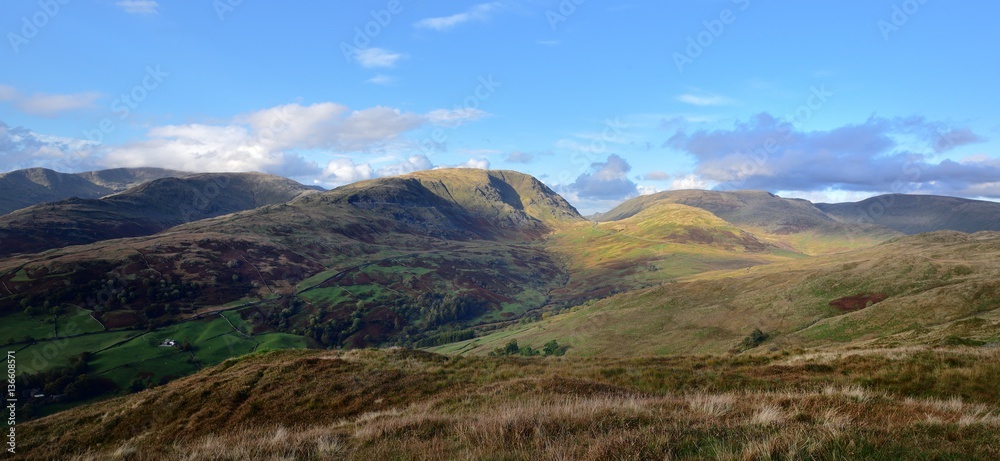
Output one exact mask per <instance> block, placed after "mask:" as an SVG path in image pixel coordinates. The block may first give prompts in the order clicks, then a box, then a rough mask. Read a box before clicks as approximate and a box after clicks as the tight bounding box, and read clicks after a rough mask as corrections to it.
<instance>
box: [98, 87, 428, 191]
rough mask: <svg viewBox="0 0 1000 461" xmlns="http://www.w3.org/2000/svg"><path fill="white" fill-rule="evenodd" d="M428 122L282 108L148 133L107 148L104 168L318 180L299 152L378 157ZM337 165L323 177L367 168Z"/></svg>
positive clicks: (394, 114)
mask: <svg viewBox="0 0 1000 461" xmlns="http://www.w3.org/2000/svg"><path fill="white" fill-rule="evenodd" d="M428 123H430V117H429V116H428V115H426V114H414V113H405V112H402V111H400V110H399V109H394V108H390V107H382V106H377V107H372V108H368V109H363V110H356V111H351V110H350V109H349V108H347V107H346V106H343V105H340V104H335V103H329V102H328V103H317V104H313V105H309V106H303V105H300V104H286V105H282V106H277V107H272V108H269V109H264V110H260V111H256V112H252V113H248V114H242V115H238V116H236V117H234V118H233V119H232V120H231V121H230V122H229V123H227V124H220V125H207V124H189V125H169V126H161V127H155V128H152V129H150V130H149V131H148V132H147V137H148V139H147V140H145V141H141V142H136V143H132V144H127V145H123V146H117V147H112V148H109V152H108V154H107V155H106V157H105V159H104V161H105V163H106V164H107V165H108V166H159V167H164V168H173V169H179V170H187V171H267V172H270V173H277V174H286V175H303V174H310V175H316V174H320V173H322V171H323V169H322V168H321V167H320V166H317V165H315V164H312V163H310V162H307V161H305V160H304V159H303V158H302V156H301V155H299V153H297V152H299V151H310V150H312V151H316V150H319V151H326V152H330V153H357V152H375V151H379V150H381V149H383V148H385V147H386V146H388V145H405V144H406V142H405V141H404V140H401V139H400V137H401V136H402V135H403V134H404V133H406V132H408V131H411V130H414V129H417V128H419V127H420V126H422V125H425V124H428ZM432 166H433V165H431V164H430V161H429V160H427V159H426V157H423V160H422V161H420V159H417V160H416V161H413V162H410V163H409V164H408V163H406V162H404V164H402V165H401V166H397V167H395V169H394V167H392V166H390V167H386V169H385V171H380V172H379V175H385V174H389V173H392V172H395V173H392V174H400V172H409V171H415V169H428V168H431V167H432ZM348 167H349V165H347V164H345V163H343V162H339V163H338V162H337V161H334V162H332V163H331V164H328V165H327V167H326V169H327V170H328V171H327V173H326V174H328V175H333V176H336V177H339V178H341V179H345V178H346V179H351V178H363V177H365V175H366V174H367V175H369V176H370V175H371V174H372V173H370V172H369V173H366V171H369V170H370V169H371V167H370V166H369V167H366V168H361V169H355V170H353V172H349V171H347V168H348Z"/></svg>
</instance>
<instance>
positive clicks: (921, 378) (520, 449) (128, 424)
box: [11, 348, 1000, 461]
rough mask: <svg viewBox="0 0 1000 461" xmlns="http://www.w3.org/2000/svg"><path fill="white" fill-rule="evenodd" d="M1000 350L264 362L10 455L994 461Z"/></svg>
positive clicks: (72, 418) (167, 391)
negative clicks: (632, 357) (969, 460)
mask: <svg viewBox="0 0 1000 461" xmlns="http://www.w3.org/2000/svg"><path fill="white" fill-rule="evenodd" d="M998 354H1000V353H998V352H997V350H996V349H992V350H972V349H963V348H953V349H942V350H928V349H896V350H882V351H868V352H865V351H857V352H852V353H845V354H808V353H806V354H798V353H795V354H788V353H784V354H770V355H760V356H753V357H721V356H683V357H682V356H677V357H671V358H663V359H609V358H603V359H572V360H570V359H565V358H563V359H560V358H547V359H541V358H534V359H523V358H522V359H518V358H475V357H444V356H438V355H432V354H426V353H419V352H414V351H406V350H388V351H351V352H316V351H313V352H308V351H297V352H271V353H266V354H254V355H250V356H246V357H243V358H241V359H234V360H228V361H226V362H224V363H223V364H221V365H219V366H216V367H213V368H210V369H207V370H204V371H202V372H199V373H197V374H196V375H194V376H191V377H189V378H184V379H180V380H177V381H174V382H172V383H170V384H168V385H165V386H161V387H155V388H153V389H148V390H146V391H143V392H141V393H138V394H135V395H132V396H129V397H125V398H119V399H115V400H111V401H107V402H103V403H97V404H94V405H90V406H87V407H82V408H77V409H73V410H69V411H66V412H62V413H59V414H56V415H53V416H49V417H46V418H43V419H39V420H36V421H32V422H28V423H25V424H22V425H21V426H20V427H21V431H20V432H19V434H20V436H19V438H18V442H19V446H18V455H16V456H14V457H12V458H11V459H33V460H45V459H60V460H63V459H76V460H97V459H100V460H125V459H128V460H136V461H141V460H153V459H186V460H192V461H194V460H208V459H399V458H408V459H428V460H430V459H565V458H568V459H582V460H598V459H676V458H714V459H768V458H809V459H886V460H888V459H931V458H934V459H938V458H940V459H996V458H997V457H998V456H1000V448H998V447H1000V435H998V434H1000V431H998V428H1000V417H998V413H997V412H998V410H1000V395H998V393H997V387H996V386H995V385H994V384H995V383H996V380H997V379H1000V365H998V363H1000V361H998V360H997V359H1000V355H998Z"/></svg>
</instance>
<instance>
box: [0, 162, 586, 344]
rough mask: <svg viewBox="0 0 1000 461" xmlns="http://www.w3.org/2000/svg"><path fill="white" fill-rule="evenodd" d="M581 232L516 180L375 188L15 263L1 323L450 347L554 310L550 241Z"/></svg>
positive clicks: (444, 174)
mask: <svg viewBox="0 0 1000 461" xmlns="http://www.w3.org/2000/svg"><path fill="white" fill-rule="evenodd" d="M151 186H152V185H151ZM220 197H221V195H220ZM109 200H110V198H109ZM573 222H583V218H581V217H580V216H579V214H578V213H577V212H576V210H575V209H573V208H572V207H571V206H570V205H569V204H568V203H566V202H565V201H564V200H563V199H562V198H561V197H559V196H558V195H556V194H555V193H554V192H552V191H551V190H550V189H549V188H547V187H545V186H544V185H543V184H542V183H541V182H538V181H537V180H535V179H534V178H531V177H529V176H526V175H522V174H520V173H515V172H503V171H490V172H486V171H480V170H437V171H433V172H424V173H419V174H415V175H409V176H403V177H396V178H385V179H378V180H372V181H365V182H361V183H356V184H352V185H350V186H345V187H342V188H338V189H335V190H332V191H327V192H324V193H318V194H311V195H306V196H302V197H299V198H297V199H295V200H292V201H290V202H288V203H283V204H280V205H271V206H264V207H260V208H256V209H253V210H247V211H241V212H237V213H232V214H228V215H225V216H220V217H216V218H210V219H204V220H201V221H196V222H192V223H188V224H184V225H181V226H177V227H174V228H171V229H169V230H167V231H165V232H161V233H158V234H156V235H152V236H148V237H140V238H131V239H121V240H111V241H106V242H102V243H98V244H91V245H82V246H75V247H69V248H64V249H60V250H54V251H49V252H46V253H44V254H40V255H22V256H19V257H15V258H10V259H7V260H5V261H3V262H0V282H2V286H0V289H3V290H4V291H5V292H6V293H4V295H5V296H3V297H0V310H2V311H3V312H6V313H12V312H17V311H20V310H22V309H23V308H25V306H33V305H36V304H37V305H41V304H43V303H46V304H47V305H50V306H59V305H70V306H79V307H83V308H85V309H88V310H92V311H94V315H95V317H96V318H98V319H99V320H101V321H102V322H105V323H108V322H110V323H111V324H114V325H118V326H124V327H140V326H163V325H169V324H171V323H172V322H176V321H181V320H185V319H190V318H193V317H196V316H203V315H208V314H209V313H213V312H218V311H220V310H226V309H233V308H234V307H233V306H234V305H235V306H237V307H241V308H243V310H242V311H241V313H242V314H243V315H245V316H246V318H247V320H248V321H249V322H251V323H252V325H253V327H254V328H255V331H258V332H267V331H275V330H277V331H284V332H294V333H297V334H300V335H304V336H307V337H310V338H312V339H313V340H315V341H318V342H319V343H320V344H323V345H328V346H329V345H334V346H342V345H351V346H363V345H368V344H379V343H386V342H389V343H397V344H414V343H416V342H417V341H421V340H427V341H444V340H446V338H447V336H446V337H443V338H440V339H435V337H434V335H435V334H437V333H438V332H441V333H442V334H456V333H457V330H461V328H463V327H464V326H466V325H469V324H481V323H492V322H500V321H504V320H507V319H510V318H512V317H513V318H516V317H517V316H519V315H521V314H523V313H524V312H526V311H528V310H533V309H538V308H540V307H542V306H543V305H545V304H546V303H547V302H548V296H547V294H548V293H549V292H551V291H552V290H553V289H554V288H555V287H558V286H561V285H562V284H563V283H565V279H566V274H565V268H564V267H563V266H562V265H561V264H560V263H559V262H558V261H556V260H555V258H554V256H553V255H552V254H550V253H549V252H548V251H547V250H546V249H545V248H544V247H543V246H542V245H541V242H542V238H543V237H544V236H545V235H546V234H547V233H548V232H550V231H551V230H552V229H554V227H553V226H558V225H564V224H566V223H573ZM109 291H110V292H111V296H109V295H108V292H109ZM109 298H110V299H109ZM100 299H104V300H106V302H99V303H95V302H94V301H93V300H100ZM231 303H236V304H231ZM463 334H464V333H463Z"/></svg>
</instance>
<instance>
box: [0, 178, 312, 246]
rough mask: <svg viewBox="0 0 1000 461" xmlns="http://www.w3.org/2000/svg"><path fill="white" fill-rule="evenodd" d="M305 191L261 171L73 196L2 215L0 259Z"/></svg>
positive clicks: (140, 231) (142, 231) (149, 230)
mask: <svg viewBox="0 0 1000 461" xmlns="http://www.w3.org/2000/svg"><path fill="white" fill-rule="evenodd" d="M307 192H309V193H315V191H314V190H313V189H311V188H309V187H306V186H303V185H301V184H299V183H297V182H295V181H292V180H290V179H285V178H281V177H278V176H272V175H264V174H259V173H211V174H199V175H191V176H188V177H185V178H164V179H158V180H154V181H151V182H148V183H146V184H142V185H140V186H136V187H134V188H131V189H128V190H126V191H124V192H120V193H117V194H113V195H109V196H106V197H103V198H100V199H81V198H72V199H68V200H63V201H59V202H53V203H46V204H43V205H35V206H32V207H28V208H25V209H22V210H19V211H16V212H14V213H10V214H8V215H4V216H0V240H2V241H3V242H4V245H3V247H2V248H0V257H6V256H10V255H13V254H18V253H38V252H41V251H45V250H49V249H53V248H62V247H65V246H69V245H83V244H87V243H93V242H98V241H101V240H108V239H114V238H124V237H138V236H143V235H151V234H155V233H157V232H160V231H162V230H164V229H168V228H170V227H173V226H176V225H179V224H183V223H187V222H192V221H197V220H201V219H205V218H211V217H215V216H220V215H224V214H229V213H234V212H237V211H243V210H249V209H253V208H257V207H261V206H265V205H275V204H279V203H285V202H287V201H289V200H292V199H294V198H295V197H297V196H299V195H301V194H304V193H307Z"/></svg>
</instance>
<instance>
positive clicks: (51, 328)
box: [0, 307, 104, 344]
mask: <svg viewBox="0 0 1000 461" xmlns="http://www.w3.org/2000/svg"><path fill="white" fill-rule="evenodd" d="M56 328H58V329H59V336H61V337H64V336H76V335H79V334H82V333H92V332H97V331H104V328H103V327H101V324H100V322H98V321H96V320H94V319H93V318H91V317H90V312H89V311H86V310H84V309H78V308H75V307H70V308H67V309H66V313H65V314H63V315H60V316H59V317H58V318H55V319H54V318H53V317H52V316H51V315H44V316H34V317H31V316H28V315H27V314H25V313H24V312H17V313H14V314H10V315H7V316H4V318H3V322H2V323H0V344H12V343H16V342H22V341H24V339H25V337H31V338H32V339H35V340H40V339H49V338H52V337H54V336H55V331H56Z"/></svg>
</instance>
